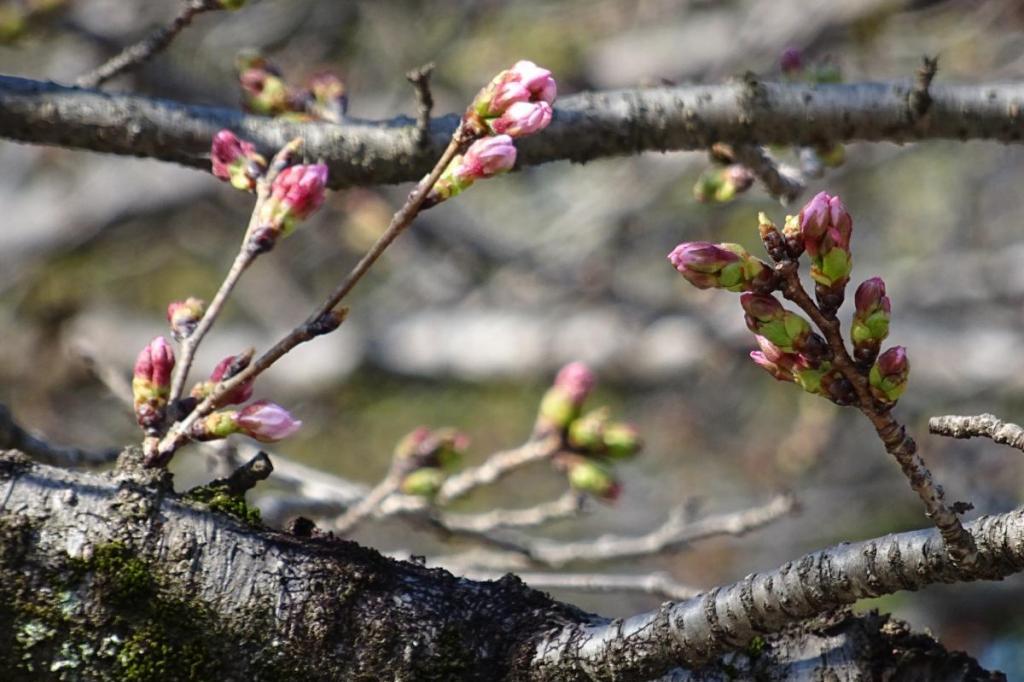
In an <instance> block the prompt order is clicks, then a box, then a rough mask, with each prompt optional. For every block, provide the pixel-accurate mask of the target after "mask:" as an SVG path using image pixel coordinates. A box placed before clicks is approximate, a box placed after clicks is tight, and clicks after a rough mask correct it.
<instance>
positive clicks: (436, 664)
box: [0, 450, 1024, 680]
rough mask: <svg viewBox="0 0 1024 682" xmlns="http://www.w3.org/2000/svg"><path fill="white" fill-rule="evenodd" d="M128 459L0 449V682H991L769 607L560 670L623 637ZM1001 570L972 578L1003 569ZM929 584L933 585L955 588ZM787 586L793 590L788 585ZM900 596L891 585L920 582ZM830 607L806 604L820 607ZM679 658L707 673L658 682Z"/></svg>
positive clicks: (884, 636)
mask: <svg viewBox="0 0 1024 682" xmlns="http://www.w3.org/2000/svg"><path fill="white" fill-rule="evenodd" d="M139 457H140V454H139V453H138V452H136V451H134V450H129V451H127V452H126V454H125V455H123V456H122V467H121V469H120V472H121V473H119V474H117V475H114V474H104V475H97V474H89V473H81V472H72V471H67V470H62V469H55V468H51V467H47V466H43V465H38V464H32V463H31V462H30V461H29V460H28V459H27V458H25V457H24V456H23V455H21V454H19V453H14V452H8V453H0V669H3V670H5V672H7V673H8V675H7V676H6V677H5V678H4V679H13V680H19V679H26V680H27V679H31V680H41V679H42V680H45V679H54V680H56V679H101V680H157V679H159V680H174V679H224V680H274V679H289V680H293V679H310V680H342V679H344V680H350V679H351V680H379V679H407V680H502V679H509V680H512V679H537V680H568V679H608V680H646V679H653V678H656V677H658V676H660V675H667V677H664V679H669V680H725V679H749V678H756V679H765V680H783V679H786V680H792V679H797V680H800V679H808V680H809V679H821V677H822V675H823V674H826V673H827V675H828V676H829V678H828V679H837V680H855V679H865V678H866V677H871V678H875V679H880V678H885V679H901V680H902V679H905V680H917V679H920V680H924V679H928V680H989V679H1001V678H1000V677H999V676H997V675H996V676H994V675H991V674H989V673H986V672H985V671H983V670H981V669H980V668H979V667H978V666H977V664H976V663H974V662H973V661H972V660H971V659H970V658H968V657H966V656H964V655H962V654H950V653H948V652H946V651H945V650H943V649H942V648H941V647H940V646H939V645H938V644H937V643H935V642H934V641H933V640H931V639H930V638H928V637H923V636H916V635H912V634H911V633H909V631H908V630H907V629H906V628H905V626H902V625H900V624H898V623H894V622H893V621H889V620H888V619H886V618H884V617H879V616H868V617H853V616H850V615H849V614H845V613H840V614H837V615H834V616H830V617H827V618H824V619H821V618H819V619H818V620H817V621H813V622H809V623H806V622H805V623H797V622H795V621H796V620H797V619H798V617H802V616H799V614H798V613H797V612H800V611H801V608H802V607H801V606H800V605H796V606H794V607H791V608H787V609H786V611H787V612H791V613H793V614H794V617H789V618H787V617H786V616H785V615H784V614H777V617H776V620H775V625H777V627H775V628H774V629H775V630H776V631H777V633H776V634H771V635H768V636H766V637H765V638H764V639H762V638H760V637H752V638H747V639H746V640H745V641H741V640H742V639H743V638H742V637H740V636H739V635H737V634H736V633H735V632H734V633H733V634H734V636H733V637H731V638H730V639H729V643H728V645H727V646H720V647H718V648H717V649H716V650H717V651H718V652H719V654H720V653H721V652H723V651H726V650H730V649H731V650H732V652H731V653H727V654H725V655H718V654H716V655H715V656H712V655H709V654H708V649H707V648H706V647H705V646H704V645H702V644H698V643H697V642H691V643H690V645H689V647H690V648H686V647H684V648H682V649H680V648H679V647H680V642H681V641H682V640H680V639H679V637H678V633H670V632H666V633H665V639H663V640H662V641H661V642H660V643H659V645H660V648H659V649H658V650H652V647H653V646H654V644H655V643H654V642H653V641H652V640H651V638H650V635H648V639H647V640H646V641H642V642H638V641H636V640H634V638H632V637H627V636H622V637H619V638H618V639H617V640H615V641H613V642H609V643H610V644H611V646H610V647H609V648H608V649H607V653H608V657H607V659H606V660H612V659H618V660H621V662H622V663H623V665H622V666H608V665H605V666H603V667H595V668H593V669H592V670H589V671H588V670H584V669H583V668H581V667H580V666H579V663H580V661H581V660H582V657H583V655H585V654H587V653H588V650H593V646H594V643H593V642H591V643H589V644H585V645H584V646H585V648H584V649H580V650H578V651H577V654H579V655H577V656H573V655H568V654H567V655H566V656H565V657H564V659H562V660H559V659H558V658H557V657H552V656H550V655H547V656H545V657H544V659H543V660H538V659H537V658H536V657H535V651H537V646H538V642H544V641H548V642H550V641H552V639H553V638H557V637H558V636H559V633H577V632H584V631H589V632H598V631H603V632H605V633H606V635H607V633H608V632H611V631H612V630H614V629H619V630H620V631H621V633H622V635H626V634H627V632H628V631H629V630H630V626H629V625H628V624H627V625H624V624H623V623H622V622H621V621H611V622H610V621H608V620H607V619H604V618H600V617H598V616H594V615H591V614H587V613H584V612H583V611H580V610H579V609H577V608H575V607H573V606H570V605H567V604H562V603H559V602H556V601H554V600H552V599H551V598H550V597H548V596H547V595H544V594H542V593H540V592H537V591H535V590H531V589H529V588H528V587H526V586H525V585H523V583H522V582H521V581H519V580H518V579H517V578H515V577H514V576H506V577H504V578H502V579H501V580H498V581H494V582H474V581H470V580H466V579H460V578H455V577H453V576H452V575H451V574H449V573H447V572H446V571H443V570H439V569H428V568H425V567H423V566H420V565H418V564H414V563H407V562H399V561H393V560H390V559H386V558H384V557H382V556H381V555H380V554H378V553H377V552H375V551H374V550H372V549H367V548H363V547H360V546H358V545H356V544H354V543H352V542H348V541H343V540H338V539H335V538H333V537H328V536H324V535H321V534H319V533H316V532H314V533H313V534H312V537H297V536H295V535H288V534H282V533H278V532H274V531H270V530H268V529H266V528H262V527H259V526H258V525H255V526H254V525H250V524H249V523H248V522H247V521H246V520H245V519H250V520H251V519H252V515H251V514H250V513H247V511H246V509H245V506H244V503H243V502H241V501H240V500H236V501H235V504H224V503H223V502H220V503H217V504H214V502H213V501H212V500H214V499H216V498H211V497H210V496H209V495H208V494H206V493H208V492H209V491H205V490H204V491H203V494H193V495H192V496H189V495H188V494H185V495H178V494H175V493H174V492H173V491H172V490H171V486H170V477H169V475H168V474H166V473H165V472H154V471H152V470H145V469H141V468H138V467H137V466H136V465H135V464H134V462H135V461H136V460H137V459H138V458H139ZM194 498H199V499H206V500H207V501H208V502H207V504H203V503H199V502H196V501H194ZM1022 516H1024V512H1017V513H1015V514H1013V515H1006V517H1005V519H1004V520H1003V521H1002V522H1001V524H1002V525H1001V527H1002V528H1004V529H1006V530H1007V533H1009V529H1010V527H1011V526H1012V525H1014V524H1016V525H1017V526H1018V529H1017V530H1018V531H1019V530H1020V529H1019V526H1022V525H1024V521H1022ZM985 527H986V528H991V527H992V525H991V523H990V524H989V525H987V526H985ZM924 536H931V537H930V540H929V542H931V543H935V542H938V538H937V534H936V533H935V532H934V531H920V532H918V533H910V534H904V535H902V536H893V538H895V540H893V541H896V542H899V543H900V545H901V546H903V547H906V548H907V550H908V551H909V549H910V546H911V545H913V544H914V543H915V542H917V541H918V540H920V539H922V538H924ZM1012 538H1017V539H1019V538H1018V537H1017V535H1013V534H1012V533H1011V534H1007V535H1005V536H1004V539H1005V540H1007V541H1009V540H1010V539H1012ZM880 542H884V541H880ZM982 547H983V548H985V547H987V545H984V544H982ZM829 551H833V552H841V551H844V548H843V547H840V548H836V549H834V550H829ZM1006 551H1007V552H1008V553H1009V552H1010V550H1006ZM935 561H936V560H935V559H934V558H933V560H932V562H931V563H933V564H934V563H935ZM939 563H941V561H940V562H939ZM890 564H891V562H886V563H880V564H877V565H876V568H877V569H878V574H879V576H878V577H876V582H874V583H872V584H873V585H875V588H874V589H875V591H877V592H881V591H885V590H888V589H889V588H890V585H889V583H888V582H886V580H888V578H887V577H886V574H887V570H888V569H887V566H889V565H890ZM999 567H1000V568H998V569H994V570H993V573H992V574H991V575H987V576H986V577H995V575H996V573H998V572H999V571H1000V570H1001V571H1005V572H1008V571H1010V570H1013V569H1016V568H1018V567H1019V565H1018V564H1017V563H1013V564H1012V565H1011V564H999ZM940 568H941V567H940ZM942 570H943V572H940V573H939V576H938V577H939V579H941V578H943V577H946V578H949V579H962V578H964V577H965V576H963V575H961V574H953V573H949V572H948V569H942ZM790 573H791V575H792V579H793V581H796V580H797V576H803V575H805V572H804V571H799V570H792V571H790ZM822 575H825V574H822ZM828 575H831V574H828ZM902 580H903V581H904V583H902V584H901V585H899V586H896V587H895V588H894V589H899V587H901V586H902V587H910V588H913V587H915V586H917V585H919V584H924V582H926V577H921V575H920V573H919V574H918V577H917V578H914V577H913V576H904V577H903V578H902ZM853 582H856V581H855V580H854V581H853ZM794 586H795V587H796V588H798V589H800V590H801V591H802V592H803V591H804V590H805V589H810V588H805V587H803V586H800V585H797V584H796V582H794ZM783 588H784V585H783V584H781V583H780V584H779V587H778V588H777V593H779V594H781V592H782V589H783ZM727 589H728V588H726V590H727ZM833 589H834V590H839V591H842V590H844V589H845V590H850V589H852V588H851V587H850V586H849V585H847V586H846V587H836V588H833ZM720 593H721V592H719V591H716V592H715V593H712V594H720ZM705 598H706V597H705ZM759 598H760V597H759ZM697 599H698V600H699V599H701V598H700V597H698V598H697ZM694 601H695V600H691V601H689V602H681V603H679V604H671V603H670V604H667V605H666V606H665V607H664V609H663V611H665V610H666V609H667V610H668V612H671V611H672V610H673V609H684V610H685V609H686V608H688V607H687V605H688V604H691V603H692V602H694ZM769 601H770V600H769ZM827 601H828V600H827V599H820V600H810V599H809V598H808V604H812V605H813V607H814V608H815V609H817V610H818V611H822V610H825V609H826V608H827V603H826V602H827ZM638 618H641V617H638ZM602 629H603V630H602ZM762 629H763V630H764V631H765V632H766V633H767V632H768V631H769V630H771V629H772V628H769V627H764V628H762ZM586 647H589V649H587V648H586ZM548 651H549V652H550V649H549V650H548ZM716 656H717V658H716ZM687 660H693V661H696V660H701V661H703V662H704V667H702V668H700V669H694V670H684V669H681V668H675V669H673V666H678V665H680V664H682V663H684V662H685V661H687Z"/></svg>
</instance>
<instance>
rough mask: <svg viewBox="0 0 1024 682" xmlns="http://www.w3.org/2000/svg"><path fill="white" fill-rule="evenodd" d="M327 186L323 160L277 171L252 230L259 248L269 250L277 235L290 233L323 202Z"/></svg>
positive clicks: (325, 168)
mask: <svg viewBox="0 0 1024 682" xmlns="http://www.w3.org/2000/svg"><path fill="white" fill-rule="evenodd" d="M326 189H327V166H326V165H324V164H322V163H315V164H310V165H297V166H289V167H288V168H285V169H284V170H282V171H281V172H280V173H278V174H277V177H275V178H274V181H273V183H271V186H270V196H269V197H267V199H266V200H265V201H264V202H263V205H262V206H261V207H260V211H259V215H258V216H257V220H258V221H259V222H258V227H257V229H256V231H255V232H254V234H253V241H254V243H255V244H256V245H257V248H258V249H259V250H261V251H266V250H269V249H271V248H273V246H274V244H275V243H276V242H277V240H278V238H280V237H286V236H288V235H289V234H291V233H292V231H293V230H294V229H295V227H296V225H298V224H299V223H300V222H301V221H303V220H305V219H306V218H308V217H309V216H311V215H312V214H313V213H315V212H316V210H317V209H319V208H320V206H322V205H323V203H324V198H325V196H326Z"/></svg>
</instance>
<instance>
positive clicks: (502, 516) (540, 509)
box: [438, 490, 586, 533]
mask: <svg viewBox="0 0 1024 682" xmlns="http://www.w3.org/2000/svg"><path fill="white" fill-rule="evenodd" d="M585 502H586V497H585V496H584V495H582V494H580V493H578V492H576V491H574V490H567V491H566V492H565V494H563V495H562V496H561V497H559V498H558V499H557V500H552V501H551V502H542V503H540V504H537V505H534V506H532V507H527V508H525V509H492V510H491V511H488V512H481V513H479V514H453V513H444V514H439V515H438V517H439V520H440V521H441V523H442V524H443V525H444V527H445V528H447V529H449V530H451V531H456V532H457V531H472V532H474V533H489V532H491V531H494V530H498V529H499V528H534V527H536V526H541V525H544V524H546V523H551V522H552V521H560V520H563V519H570V518H573V517H575V516H578V515H579V514H580V512H582V511H583V506H584V504H585Z"/></svg>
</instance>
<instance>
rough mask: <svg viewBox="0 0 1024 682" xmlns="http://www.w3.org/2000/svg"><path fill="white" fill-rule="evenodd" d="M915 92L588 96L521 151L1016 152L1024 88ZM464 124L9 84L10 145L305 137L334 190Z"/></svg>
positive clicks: (181, 158)
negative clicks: (937, 142) (998, 147)
mask: <svg viewBox="0 0 1024 682" xmlns="http://www.w3.org/2000/svg"><path fill="white" fill-rule="evenodd" d="M913 88H914V85H913V83H912V82H911V81H906V82H899V83H848V84H838V85H815V86H810V85H799V84H783V83H771V82H761V81H758V80H756V79H753V78H748V79H747V80H745V81H743V82H734V83H728V84H725V85H690V86H679V87H667V88H650V89H635V90H614V91H607V92H584V93H579V94H576V95H570V96H567V97H563V98H561V99H559V100H558V102H557V106H556V108H555V114H554V118H553V120H552V123H551V125H550V126H549V127H548V128H547V129H546V130H544V131H543V132H542V133H540V134H537V135H533V136H530V137H529V138H527V139H523V140H522V141H520V142H519V143H518V146H519V147H520V155H519V163H520V165H523V166H532V165H537V164H542V163H547V162H550V161H559V160H570V161H576V162H584V161H589V160H592V159H598V158H603V157H608V156H621V155H628V154H637V153H640V152H645V151H670V150H703V149H707V148H708V147H710V146H711V145H712V144H713V143H715V142H728V143H732V144H761V145H765V144H790V145H799V146H818V145H825V144H828V143H832V142H851V141H856V140H865V141H890V142H907V141H912V140H934V139H958V140H998V141H1001V142H1019V141H1020V140H1021V138H1022V134H1024V120H1022V118H1021V105H1022V103H1024V83H1020V82H1011V83H989V84H980V85H941V84H932V85H931V87H930V88H929V90H928V94H929V96H930V98H931V101H930V104H929V107H928V109H927V112H926V113H925V114H923V115H918V114H917V113H916V111H917V110H916V108H915V107H914V106H913V105H912V103H911V100H912V97H911V93H912V92H913ZM458 118H459V117H458V115H456V114H448V115H446V116H441V117H439V118H434V119H432V120H431V121H430V127H429V138H428V139H427V140H426V144H422V145H421V144H419V142H420V136H419V135H418V133H417V130H416V122H415V121H414V120H413V119H412V118H410V117H408V116H398V117H396V118H393V119H389V120H383V121H370V120H350V121H346V122H345V123H344V124H340V125H339V124H332V123H323V122H294V121H284V120H277V119H271V118H267V117H263V116H252V115H247V114H244V113H242V112H241V111H238V110H234V109H227V108H220V107H209V106H198V105H189V104H183V103H180V102H173V101H167V100H156V99H150V98H147V97H142V96H137V95H124V94H122V95H111V94H105V93H101V92H97V91H93V90H83V89H78V88H72V87H67V86H63V85H58V84H55V83H50V82H42V81H35V80H28V79H24V78H17V77H12V76H0V135H2V136H3V137H5V138H7V139H11V140H16V141H20V142H28V143H34V144H52V145H59V146H63V147H72V148H78V149H89V150H93V151H100V152H110V153H114V154H125V155H130V156H142V157H150V158H154V159H160V160H164V161H174V162H177V163H181V164H184V165H187V166H192V167H196V168H206V167H207V166H208V162H207V153H208V151H209V147H210V140H211V139H212V138H213V135H214V134H215V133H216V132H217V131H218V130H220V129H222V128H230V129H232V130H234V131H235V132H236V133H238V134H239V135H241V136H243V137H245V138H248V139H250V140H252V141H253V142H254V143H256V145H257V147H259V148H260V150H261V151H262V152H264V153H271V152H273V151H275V150H277V149H279V148H280V147H281V146H283V145H284V144H285V143H286V142H288V141H289V140H291V139H293V138H295V137H302V138H303V139H304V140H305V141H306V153H307V154H308V155H309V156H310V157H311V158H319V159H323V160H324V161H325V162H326V163H327V165H328V166H329V167H330V178H331V180H330V181H331V184H332V186H333V187H336V188H337V187H348V186H353V185H374V184H385V183H397V182H407V181H411V180H418V179H420V178H421V177H423V175H424V174H425V173H426V172H427V171H429V170H430V167H431V164H432V163H433V162H434V161H435V160H436V159H437V158H438V156H439V155H440V154H441V152H442V151H443V150H444V148H445V145H446V144H447V143H448V140H449V139H450V138H451V135H452V132H453V131H454V130H455V127H456V125H457V124H458Z"/></svg>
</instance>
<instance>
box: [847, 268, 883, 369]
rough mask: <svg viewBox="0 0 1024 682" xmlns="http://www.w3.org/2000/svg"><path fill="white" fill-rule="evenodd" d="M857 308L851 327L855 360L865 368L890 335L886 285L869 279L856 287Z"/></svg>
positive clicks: (877, 279) (873, 278)
mask: <svg viewBox="0 0 1024 682" xmlns="http://www.w3.org/2000/svg"><path fill="white" fill-rule="evenodd" d="M854 303H855V305H856V309H855V310H854V313H853V323H852V324H851V326H850V337H851V339H852V340H853V351H854V357H855V358H856V359H857V360H858V361H859V362H861V363H863V364H864V365H865V366H866V365H867V364H870V363H871V362H873V361H874V359H875V356H876V355H877V354H878V349H879V347H880V346H881V343H882V341H885V339H886V337H887V336H889V320H890V317H891V314H892V304H891V303H890V302H889V297H888V296H886V295H885V282H883V281H882V278H881V277H872V278H871V279H868V280H865V281H864V282H862V283H861V285H860V286H859V287H857V293H856V294H854Z"/></svg>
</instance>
